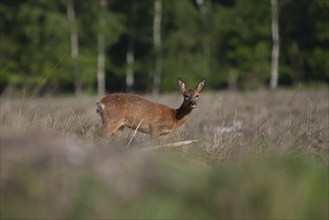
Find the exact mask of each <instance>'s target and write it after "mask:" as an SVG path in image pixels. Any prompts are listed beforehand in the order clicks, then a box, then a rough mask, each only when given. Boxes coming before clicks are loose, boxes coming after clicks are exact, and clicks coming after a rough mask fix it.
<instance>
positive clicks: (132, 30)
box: [126, 0, 138, 91]
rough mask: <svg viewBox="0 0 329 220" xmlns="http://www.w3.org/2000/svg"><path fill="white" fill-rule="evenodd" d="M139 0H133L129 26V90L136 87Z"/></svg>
mask: <svg viewBox="0 0 329 220" xmlns="http://www.w3.org/2000/svg"><path fill="white" fill-rule="evenodd" d="M137 4H138V2H137V0H133V1H132V3H131V14H132V16H131V20H130V27H129V31H130V33H129V38H128V49H127V54H126V62H127V70H126V85H127V90H128V91H132V90H133V88H134V74H135V73H134V67H133V66H134V63H135V55H134V50H135V32H136V31H135V26H136V16H137Z"/></svg>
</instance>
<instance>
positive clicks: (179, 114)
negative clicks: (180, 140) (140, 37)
mask: <svg viewBox="0 0 329 220" xmlns="http://www.w3.org/2000/svg"><path fill="white" fill-rule="evenodd" d="M191 112H192V108H190V107H189V104H188V103H185V102H183V104H182V105H181V106H180V107H179V108H178V109H176V115H175V119H176V123H177V126H180V125H181V124H183V123H184V122H185V121H186V120H187V119H188V118H189V117H190V114H191Z"/></svg>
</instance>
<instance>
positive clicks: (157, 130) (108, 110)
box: [97, 78, 205, 138]
mask: <svg viewBox="0 0 329 220" xmlns="http://www.w3.org/2000/svg"><path fill="white" fill-rule="evenodd" d="M177 82H178V86H179V88H180V90H181V92H182V95H183V96H184V101H183V103H182V105H181V106H180V108H178V109H172V108H170V107H168V106H166V105H163V104H159V103H155V102H152V101H150V100H148V99H145V98H143V97H141V96H138V95H133V94H125V93H114V94H110V95H108V96H106V97H104V98H102V99H100V100H99V101H98V102H97V112H98V113H99V114H100V116H101V118H102V122H103V128H102V134H103V135H111V134H114V133H115V132H116V131H118V130H121V129H122V128H123V127H129V128H132V129H137V130H138V131H140V132H143V133H148V134H150V135H151V136H152V137H153V138H157V137H158V136H160V135H165V134H168V133H170V132H172V131H173V130H174V129H176V128H177V127H179V126H180V125H182V124H183V123H184V122H185V121H186V120H187V119H188V118H189V116H190V114H191V112H192V109H193V108H195V107H196V100H197V97H198V95H199V93H200V92H201V91H202V90H203V88H204V86H205V80H202V81H200V83H199V84H198V85H197V87H196V88H195V89H186V88H185V83H184V82H183V81H182V80H181V79H180V78H178V79H177Z"/></svg>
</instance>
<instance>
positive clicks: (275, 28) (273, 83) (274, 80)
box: [270, 0, 280, 89]
mask: <svg viewBox="0 0 329 220" xmlns="http://www.w3.org/2000/svg"><path fill="white" fill-rule="evenodd" d="M271 8H272V38H273V48H272V67H271V80H270V88H271V89H276V88H277V86H278V81H279V73H278V68H279V52H280V36H279V23H278V20H279V13H278V1H277V0H271Z"/></svg>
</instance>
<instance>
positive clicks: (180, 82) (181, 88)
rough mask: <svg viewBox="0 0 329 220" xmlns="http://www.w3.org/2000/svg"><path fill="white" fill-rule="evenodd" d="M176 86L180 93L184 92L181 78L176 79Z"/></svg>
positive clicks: (184, 88)
mask: <svg viewBox="0 0 329 220" xmlns="http://www.w3.org/2000/svg"><path fill="white" fill-rule="evenodd" d="M177 85H178V87H179V89H180V91H181V92H182V93H184V91H185V90H186V87H185V83H184V81H183V80H182V79H181V78H179V77H178V78H177Z"/></svg>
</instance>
